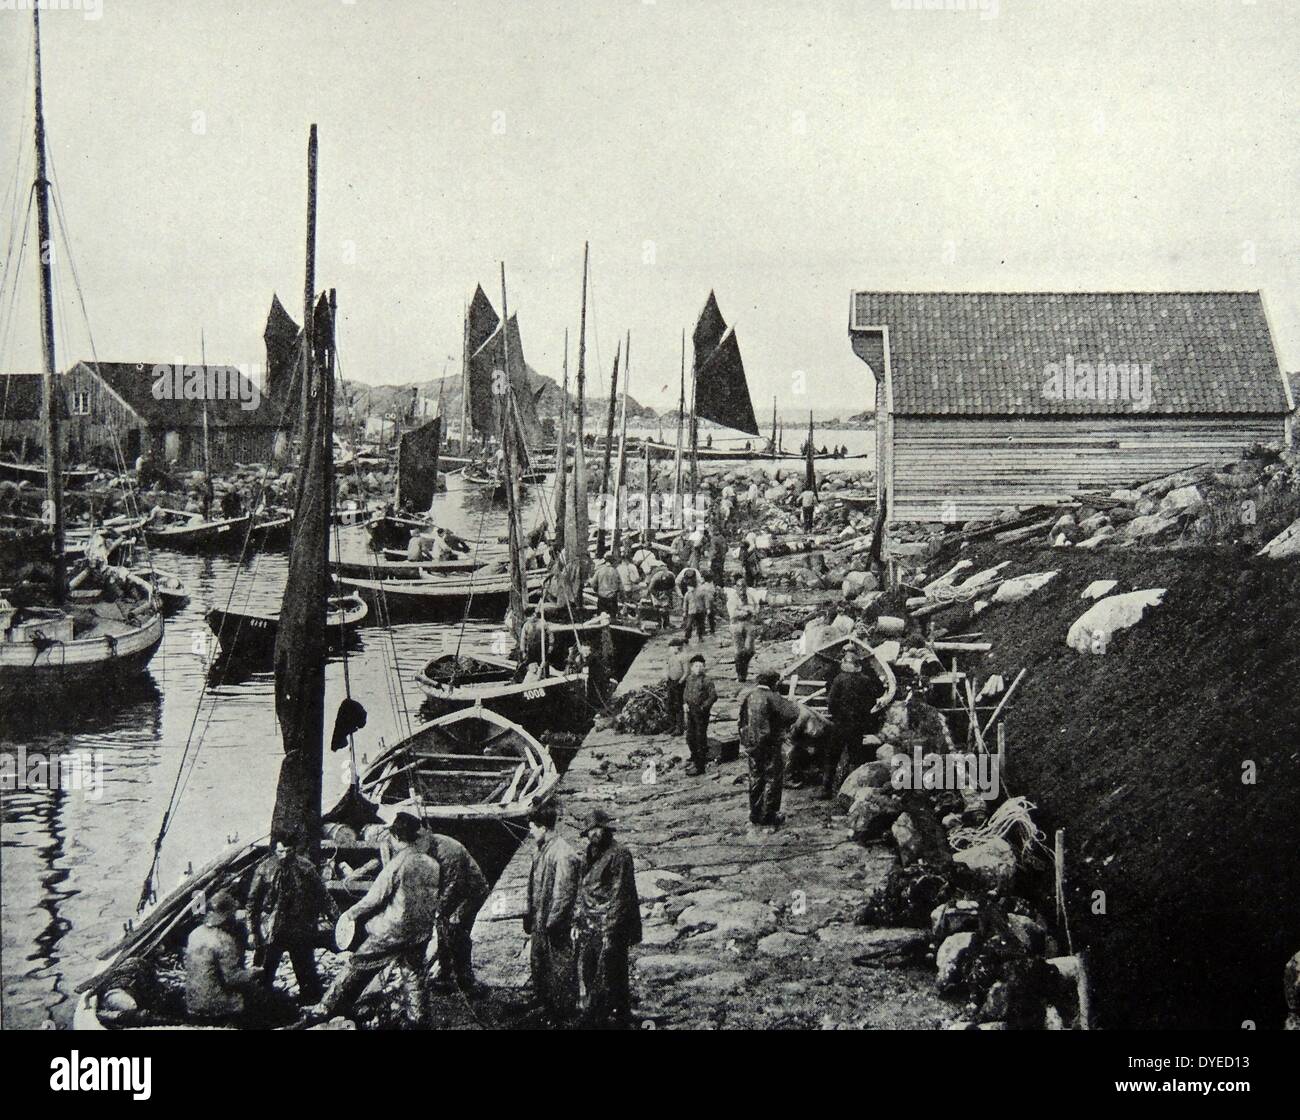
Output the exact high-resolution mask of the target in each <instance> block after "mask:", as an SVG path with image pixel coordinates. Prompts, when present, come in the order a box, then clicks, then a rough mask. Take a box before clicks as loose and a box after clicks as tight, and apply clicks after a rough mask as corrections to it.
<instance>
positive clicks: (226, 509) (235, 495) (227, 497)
mask: <svg viewBox="0 0 1300 1120" xmlns="http://www.w3.org/2000/svg"><path fill="white" fill-rule="evenodd" d="M243 512H244V500H243V499H242V498H241V497H240V496H239V491H238V490H236V489H235V488H234V487H233V486H232V487H231V488H230V489H229V490H227V491H226V492H225V493H224V494H222V495H221V516H222V517H225V518H228V519H229V518H233V517H239V516H241V515H242V514H243Z"/></svg>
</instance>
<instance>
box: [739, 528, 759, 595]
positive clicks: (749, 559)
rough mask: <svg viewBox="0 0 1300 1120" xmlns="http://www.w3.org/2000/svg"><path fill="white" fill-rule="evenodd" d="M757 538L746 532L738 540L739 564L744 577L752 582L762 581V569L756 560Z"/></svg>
mask: <svg viewBox="0 0 1300 1120" xmlns="http://www.w3.org/2000/svg"><path fill="white" fill-rule="evenodd" d="M756 541H757V538H756V537H755V536H754V534H753V533H747V534H746V535H745V537H744V538H743V539H742V540H741V542H740V566H741V567H742V568H743V569H744V572H745V579H746V580H747V581H748V582H750V583H752V584H755V585H757V584H760V583H762V582H763V569H762V567H761V566H760V565H759V561H758V548H757V546H756Z"/></svg>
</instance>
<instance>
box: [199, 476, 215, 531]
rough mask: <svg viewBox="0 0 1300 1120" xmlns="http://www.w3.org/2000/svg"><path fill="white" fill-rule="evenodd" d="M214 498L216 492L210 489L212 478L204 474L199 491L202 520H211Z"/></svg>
mask: <svg viewBox="0 0 1300 1120" xmlns="http://www.w3.org/2000/svg"><path fill="white" fill-rule="evenodd" d="M215 497H216V492H215V491H214V490H213V489H212V476H211V475H209V474H205V475H204V476H203V486H202V488H201V489H200V490H199V500H200V501H201V502H202V503H203V520H204V521H211V520H212V500H213V498H215Z"/></svg>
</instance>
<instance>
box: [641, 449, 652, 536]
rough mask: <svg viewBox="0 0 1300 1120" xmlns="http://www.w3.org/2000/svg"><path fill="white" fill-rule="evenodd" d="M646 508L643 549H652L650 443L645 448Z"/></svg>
mask: <svg viewBox="0 0 1300 1120" xmlns="http://www.w3.org/2000/svg"><path fill="white" fill-rule="evenodd" d="M644 452H645V506H644V507H643V508H642V510H641V547H642V548H649V547H650V491H651V490H652V489H653V488H654V479H653V478H652V477H651V475H650V441H649V440H646V442H645V447H644Z"/></svg>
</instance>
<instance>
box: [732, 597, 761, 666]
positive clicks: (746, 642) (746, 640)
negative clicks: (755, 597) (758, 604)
mask: <svg viewBox="0 0 1300 1120" xmlns="http://www.w3.org/2000/svg"><path fill="white" fill-rule="evenodd" d="M753 619H754V612H753V611H752V610H751V609H750V608H749V607H747V606H741V607H737V608H736V610H735V612H734V613H733V614H732V616H731V645H732V648H733V650H734V651H735V660H736V680H738V681H740V683H741V684H744V683H745V681H746V680H747V679H748V678H749V663H750V661H752V660H753V659H754V650H755V648H756V647H757V644H758V635H757V632H756V631H755V629H754V621H753Z"/></svg>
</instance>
